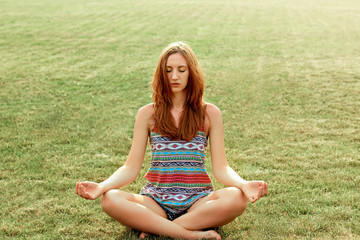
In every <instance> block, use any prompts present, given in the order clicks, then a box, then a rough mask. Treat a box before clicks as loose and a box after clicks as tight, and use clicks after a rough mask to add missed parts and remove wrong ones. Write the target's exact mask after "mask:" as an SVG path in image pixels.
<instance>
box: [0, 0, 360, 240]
mask: <svg viewBox="0 0 360 240" xmlns="http://www.w3.org/2000/svg"><path fill="white" fill-rule="evenodd" d="M179 40H180V41H185V42H187V43H188V44H189V45H190V46H191V47H192V48H193V50H194V51H195V53H196V55H197V57H198V59H199V61H200V64H201V66H202V68H203V70H204V72H205V75H206V92H205V101H207V102H211V103H214V104H215V105H217V106H218V107H219V108H220V109H221V110H222V113H223V118H224V128H225V142H226V152H227V158H228V161H229V162H230V165H231V166H232V167H233V168H234V169H235V170H236V171H237V172H238V173H239V175H240V176H242V177H243V178H245V179H247V180H255V179H259V180H265V181H266V182H268V184H269V191H270V192H269V195H268V196H267V197H265V198H264V199H261V200H260V201H258V202H256V203H255V204H249V206H248V208H247V210H246V211H245V213H244V214H243V215H242V216H241V217H239V218H237V219H236V220H235V221H234V222H233V223H231V224H229V225H227V226H224V227H222V228H220V229H218V231H219V233H220V234H221V235H222V237H223V239H360V204H359V203H360V157H359V156H360V153H359V152H360V45H359V43H360V2H359V1H357V0H344V1H337V0H313V1H300V0H258V1H253V0H226V1H217V0H207V1H205V0H196V1H190V0H185V1H170V0H167V1H165V0H152V1H146V0H139V1H123V0H102V1H99V0H87V1H85V0H78V1H71V0H64V1H51V0H32V1H29V0H0V161H1V166H0V167H1V172H0V188H1V189H3V190H2V193H1V202H0V208H1V209H2V210H1V213H0V216H1V223H0V238H1V239H137V237H138V235H139V232H136V231H135V230H132V229H129V228H127V227H124V226H122V225H121V224H119V223H118V222H116V221H114V220H112V219H111V218H110V217H108V216H107V215H106V214H104V213H103V212H102V210H101V206H100V204H99V200H95V201H86V200H84V199H82V198H80V197H78V196H76V195H75V191H74V190H75V189H74V187H75V183H76V182H77V181H82V180H90V181H96V182H99V181H103V180H104V179H106V178H107V177H108V176H110V175H111V174H112V173H113V172H114V171H115V170H116V169H117V168H118V167H120V166H121V165H122V164H123V163H124V161H125V159H126V157H127V154H128V151H129V149H130V145H131V139H132V129H133V126H134V119H135V115H136V112H137V110H138V109H139V108H140V107H141V106H143V105H145V104H147V103H149V102H151V91H150V88H149V83H150V82H151V79H152V74H153V72H154V68H155V66H156V63H157V60H158V57H159V54H160V52H161V50H162V49H163V48H164V47H165V46H166V45H167V44H168V43H171V42H174V41H179ZM208 155H209V154H208ZM207 161H208V163H210V161H211V160H210V156H208V158H207ZM148 164H149V151H147V154H146V157H145V163H144V166H143V169H142V171H141V176H139V177H138V178H137V179H136V181H135V182H133V183H132V184H130V185H128V186H126V187H125V188H124V189H125V190H126V191H131V192H139V190H140V188H141V187H142V186H143V185H144V184H145V180H144V178H143V175H144V174H145V173H146V171H147V169H148ZM208 168H209V171H210V172H211V169H210V164H208ZM212 179H213V180H214V183H215V186H216V188H221V187H223V186H222V185H220V184H219V183H218V182H216V181H215V179H214V178H213V177H212ZM150 239H159V240H160V239H166V238H162V237H151V238H150Z"/></svg>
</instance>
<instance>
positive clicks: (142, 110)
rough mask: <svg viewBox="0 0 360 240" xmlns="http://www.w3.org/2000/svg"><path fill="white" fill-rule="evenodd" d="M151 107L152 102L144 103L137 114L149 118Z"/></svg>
mask: <svg viewBox="0 0 360 240" xmlns="http://www.w3.org/2000/svg"><path fill="white" fill-rule="evenodd" d="M153 109H154V106H153V104H152V103H149V104H146V105H145V106H142V107H141V108H140V109H139V111H138V116H141V117H143V118H144V117H145V118H146V119H147V118H151V117H152V115H153Z"/></svg>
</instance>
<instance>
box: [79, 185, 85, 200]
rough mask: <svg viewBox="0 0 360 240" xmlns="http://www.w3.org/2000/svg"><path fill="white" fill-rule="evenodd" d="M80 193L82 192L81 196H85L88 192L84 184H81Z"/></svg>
mask: <svg viewBox="0 0 360 240" xmlns="http://www.w3.org/2000/svg"><path fill="white" fill-rule="evenodd" d="M80 194H81V195H80V196H82V197H83V198H85V195H86V192H85V188H84V185H83V184H81V185H80Z"/></svg>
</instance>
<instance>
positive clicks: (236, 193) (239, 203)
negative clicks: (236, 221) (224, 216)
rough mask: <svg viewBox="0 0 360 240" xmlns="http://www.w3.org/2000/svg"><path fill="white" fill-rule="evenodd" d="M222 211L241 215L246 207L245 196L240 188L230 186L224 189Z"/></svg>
mask: <svg viewBox="0 0 360 240" xmlns="http://www.w3.org/2000/svg"><path fill="white" fill-rule="evenodd" d="M223 197H224V201H225V203H226V204H224V208H225V209H224V211H226V212H228V213H229V214H235V215H236V216H239V215H241V214H242V213H243V212H244V211H245V209H246V207H247V198H246V196H245V194H244V193H243V191H242V190H240V189H238V188H236V187H231V188H227V189H225V191H224V195H223Z"/></svg>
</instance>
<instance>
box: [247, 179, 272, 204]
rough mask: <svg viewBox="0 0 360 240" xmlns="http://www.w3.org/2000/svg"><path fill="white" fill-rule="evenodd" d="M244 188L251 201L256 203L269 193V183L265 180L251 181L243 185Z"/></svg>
mask: <svg viewBox="0 0 360 240" xmlns="http://www.w3.org/2000/svg"><path fill="white" fill-rule="evenodd" d="M242 190H243V192H244V193H245V195H246V197H247V198H248V199H249V201H250V202H252V203H254V202H256V201H257V200H259V199H260V198H261V197H263V196H265V195H266V194H268V185H267V183H266V182H264V181H249V182H246V183H245V184H244V185H243V187H242Z"/></svg>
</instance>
